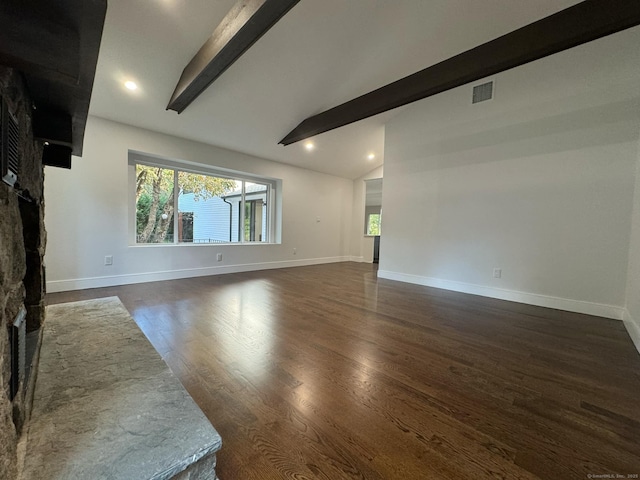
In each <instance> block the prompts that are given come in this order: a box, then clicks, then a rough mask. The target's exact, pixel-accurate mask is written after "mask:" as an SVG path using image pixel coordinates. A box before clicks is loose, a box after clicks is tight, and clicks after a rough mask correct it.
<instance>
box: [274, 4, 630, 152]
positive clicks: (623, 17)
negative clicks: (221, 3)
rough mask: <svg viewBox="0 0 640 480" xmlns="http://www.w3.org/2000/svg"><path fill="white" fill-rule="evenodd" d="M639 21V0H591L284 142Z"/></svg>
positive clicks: (341, 109) (323, 117)
mask: <svg viewBox="0 0 640 480" xmlns="http://www.w3.org/2000/svg"><path fill="white" fill-rule="evenodd" d="M639 24H640V1H639V0H615V1H611V0H586V1H584V2H581V3H579V4H577V5H574V6H573V7H569V8H567V9H565V10H562V11H560V12H558V13H556V14H554V15H550V16H548V17H546V18H543V19H542V20H539V21H537V22H534V23H531V24H529V25H527V26H525V27H522V28H520V29H518V30H515V31H513V32H511V33H508V34H506V35H503V36H502V37H499V38H496V39H495V40H492V41H490V42H488V43H484V44H482V45H480V46H478V47H475V48H473V49H471V50H467V51H466V52H464V53H461V54H459V55H456V56H455V57H451V58H449V59H447V60H444V61H443V62H440V63H438V64H436V65H433V66H431V67H428V68H425V69H424V70H420V71H419V72H416V73H414V74H413V75H409V76H408V77H404V78H402V79H400V80H398V81H396V82H393V83H390V84H389V85H385V86H384V87H381V88H379V89H377V90H374V91H372V92H369V93H367V94H365V95H362V96H360V97H357V98H355V99H353V100H350V101H348V102H346V103H343V104H342V105H338V106H337V107H334V108H331V109H329V110H326V111H324V112H322V113H319V114H317V115H313V116H311V117H309V118H307V119H306V120H304V121H303V122H302V123H300V124H299V125H298V126H297V127H296V128H294V129H293V130H292V131H291V132H290V133H289V134H288V135H287V136H286V137H284V138H283V139H282V140H281V141H280V143H281V144H283V145H290V144H292V143H295V142H298V141H300V140H304V139H305V138H309V137H312V136H314V135H318V134H320V133H324V132H328V131H329V130H333V129H335V128H339V127H342V126H344V125H348V124H350V123H353V122H357V121H358V120H362V119H365V118H368V117H371V116H373V115H377V114H379V113H382V112H386V111H388V110H392V109H394V108H397V107H401V106H402V105H406V104H408V103H412V102H415V101H417V100H421V99H423V98H426V97H430V96H432V95H436V94H438V93H442V92H444V91H447V90H450V89H452V88H456V87H459V86H461V85H464V84H467V83H470V82H474V81H476V80H479V79H481V78H485V77H488V76H490V75H495V74H497V73H500V72H503V71H505V70H509V69H511V68H514V67H518V66H520V65H523V64H525V63H529V62H532V61H534V60H538V59H540V58H543V57H546V56H548V55H553V54H554V53H558V52H561V51H563V50H567V49H569V48H572V47H575V46H578V45H581V44H583V43H587V42H590V41H592V40H596V39H598V38H601V37H604V36H607V35H610V34H613V33H616V32H619V31H622V30H625V29H627V28H631V27H634V26H636V25H639Z"/></svg>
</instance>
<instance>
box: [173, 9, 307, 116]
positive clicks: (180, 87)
mask: <svg viewBox="0 0 640 480" xmlns="http://www.w3.org/2000/svg"><path fill="white" fill-rule="evenodd" d="M299 1H300V0H239V1H238V2H237V3H236V4H235V5H234V6H233V8H232V9H231V10H230V11H229V13H227V15H226V16H225V17H224V19H223V20H222V22H221V23H220V25H218V26H217V27H216V29H215V30H214V32H213V34H212V35H211V37H209V39H208V40H207V41H206V43H205V44H204V45H203V46H202V47H201V48H200V50H199V51H198V53H197V54H196V55H195V57H193V58H192V59H191V61H190V62H189V64H188V65H187V66H186V67H185V68H184V70H183V71H182V75H181V76H180V80H179V81H178V84H177V85H176V88H175V90H174V92H173V95H172V96H171V100H170V101H169V104H168V105H167V110H175V111H176V112H178V113H182V112H183V111H184V109H185V108H187V107H188V106H189V104H190V103H191V102H193V101H194V100H195V99H196V98H197V97H198V95H200V94H201V93H202V92H203V91H205V90H206V89H207V87H208V86H209V85H210V84H211V83H212V82H213V81H214V80H215V79H216V78H218V77H219V76H220V75H222V73H224V71H225V70H226V69H227V68H229V67H230V66H231V65H232V64H233V63H234V62H235V61H236V60H238V58H240V57H241V56H242V54H243V53H244V52H246V51H247V50H248V49H249V47H251V45H253V44H254V43H255V42H256V41H258V39H259V38H260V37H262V35H264V34H265V33H266V32H267V31H268V30H269V29H270V28H271V27H272V26H273V25H275V24H276V23H277V22H278V20H280V19H281V18H282V17H283V16H284V15H285V14H286V13H287V12H288V11H289V10H291V8H293V7H294V6H295V5H296V4H297V3H298V2H299Z"/></svg>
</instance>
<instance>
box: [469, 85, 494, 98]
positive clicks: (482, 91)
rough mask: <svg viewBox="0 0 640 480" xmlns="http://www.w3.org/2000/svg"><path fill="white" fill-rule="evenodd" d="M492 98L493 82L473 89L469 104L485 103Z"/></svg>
mask: <svg viewBox="0 0 640 480" xmlns="http://www.w3.org/2000/svg"><path fill="white" fill-rule="evenodd" d="M492 98H493V82H487V83H483V84H482V85H476V86H475V87H473V97H472V99H471V103H480V102H486V101H487V100H491V99H492Z"/></svg>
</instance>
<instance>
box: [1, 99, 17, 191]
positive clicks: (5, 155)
mask: <svg viewBox="0 0 640 480" xmlns="http://www.w3.org/2000/svg"><path fill="white" fill-rule="evenodd" d="M0 104H1V106H0V164H1V165H0V166H1V171H0V174H2V180H3V181H4V182H5V183H6V184H8V185H10V186H14V185H15V183H16V181H17V180H18V171H19V170H20V154H19V149H18V145H19V143H20V127H19V125H18V119H17V118H16V117H15V115H13V114H12V113H11V112H10V111H9V108H8V106H7V104H6V102H4V101H3V100H2V101H0Z"/></svg>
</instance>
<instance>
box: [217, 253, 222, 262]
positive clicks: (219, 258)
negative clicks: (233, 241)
mask: <svg viewBox="0 0 640 480" xmlns="http://www.w3.org/2000/svg"><path fill="white" fill-rule="evenodd" d="M217 259H218V261H219V262H221V261H222V254H221V253H219V254H218V256H217Z"/></svg>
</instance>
